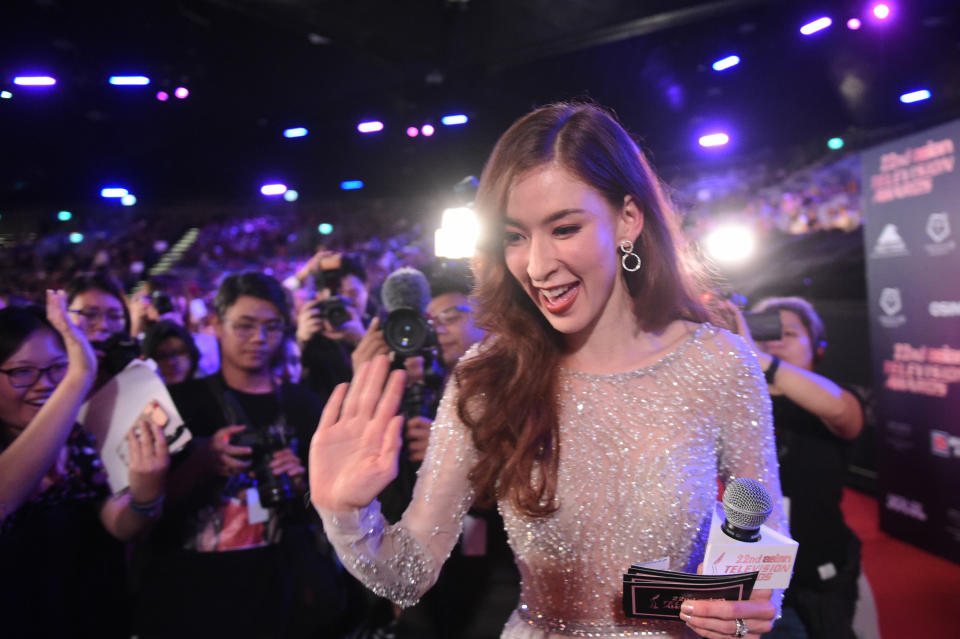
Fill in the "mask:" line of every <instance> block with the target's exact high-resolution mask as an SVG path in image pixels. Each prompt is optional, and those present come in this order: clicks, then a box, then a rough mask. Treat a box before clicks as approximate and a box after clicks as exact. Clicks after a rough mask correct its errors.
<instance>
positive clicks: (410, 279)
mask: <svg viewBox="0 0 960 639" xmlns="http://www.w3.org/2000/svg"><path fill="white" fill-rule="evenodd" d="M380 299H381V300H382V301H383V305H384V307H385V308H386V309H387V312H388V313H389V315H388V316H387V320H386V321H385V322H384V323H383V338H384V340H385V341H386V342H387V346H389V347H390V348H391V349H393V351H394V352H396V353H397V354H398V355H401V356H409V355H414V354H416V353H419V352H420V351H421V350H422V349H423V348H424V347H425V346H429V345H430V344H431V343H432V342H434V341H436V340H435V338H434V337H433V330H432V329H431V327H430V324H429V323H427V320H426V317H425V315H426V312H427V304H429V303H430V283H429V282H427V278H426V276H425V275H424V274H423V273H421V272H420V271H418V270H417V269H414V268H409V267H403V268H400V269H397V270H396V271H394V272H393V273H391V274H390V275H388V276H387V279H386V280H384V282H383V288H382V289H381V291H380Z"/></svg>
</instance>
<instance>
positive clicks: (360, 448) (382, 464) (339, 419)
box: [310, 355, 405, 511]
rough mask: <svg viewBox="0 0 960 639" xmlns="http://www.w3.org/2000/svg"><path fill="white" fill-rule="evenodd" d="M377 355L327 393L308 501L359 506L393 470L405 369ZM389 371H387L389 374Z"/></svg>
mask: <svg viewBox="0 0 960 639" xmlns="http://www.w3.org/2000/svg"><path fill="white" fill-rule="evenodd" d="M389 369H390V362H389V360H388V358H387V357H386V356H385V355H378V356H377V357H375V358H374V359H373V360H372V361H370V362H368V363H365V364H363V365H362V366H361V367H360V368H359V369H358V370H357V372H356V374H355V375H354V377H353V381H352V382H351V383H350V384H349V385H348V384H341V385H340V386H337V388H336V389H335V390H334V391H333V394H332V395H330V399H329V400H328V401H327V405H326V406H325V407H324V409H323V415H322V416H321V417H320V424H319V425H318V426H317V430H316V432H315V433H314V434H313V439H312V440H311V441H310V501H311V502H313V505H314V506H315V507H317V508H322V509H324V510H332V511H344V510H350V509H354V508H363V507H364V506H366V505H367V504H369V503H370V502H371V501H373V500H374V498H376V496H377V495H378V494H380V492H381V491H382V490H383V489H384V488H386V487H387V484H389V483H390V482H391V481H392V480H393V478H394V477H396V476H397V457H398V455H399V454H400V447H401V444H402V438H401V431H402V429H403V416H402V415H397V409H398V408H399V406H400V401H401V399H402V398H403V389H404V386H405V379H404V378H405V374H404V372H403V371H394V372H393V373H389ZM388 373H389V377H388Z"/></svg>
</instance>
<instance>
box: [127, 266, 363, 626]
mask: <svg viewBox="0 0 960 639" xmlns="http://www.w3.org/2000/svg"><path fill="white" fill-rule="evenodd" d="M214 305H215V309H216V315H217V319H216V332H217V337H218V340H219V342H220V349H221V352H222V361H223V366H222V369H221V372H220V373H219V374H217V375H213V376H210V377H207V378H204V379H199V380H190V381H187V382H185V383H183V384H180V385H179V386H174V387H172V388H171V389H170V391H171V396H172V397H173V399H174V401H175V402H176V404H177V407H178V409H179V410H180V412H181V414H182V416H183V418H184V420H185V422H186V424H187V425H188V427H189V428H190V430H191V432H192V433H193V435H194V437H195V438H196V439H195V441H194V442H192V446H191V447H189V448H188V451H186V452H185V453H184V455H182V457H183V459H181V460H176V461H177V463H176V467H175V471H174V473H173V474H172V476H171V488H170V493H171V495H170V497H171V503H170V507H169V516H168V517H166V518H165V520H164V521H163V522H161V526H159V527H158V528H157V530H156V531H155V532H156V534H155V535H154V537H153V539H152V540H151V544H150V546H149V547H148V548H144V549H143V554H142V556H141V570H140V573H141V580H140V581H141V583H140V587H139V592H138V595H139V597H138V599H139V602H138V607H137V617H138V626H139V627H138V629H137V630H138V634H139V635H140V636H141V637H168V636H174V635H175V636H181V637H182V636H231V637H263V636H271V637H300V636H311V635H313V634H315V633H316V632H317V631H318V629H320V628H323V629H324V630H331V629H336V628H339V627H340V626H341V624H342V623H343V622H344V615H345V612H346V609H347V603H348V601H347V591H346V590H345V585H344V582H343V581H342V576H341V574H340V573H339V570H338V569H337V566H336V564H335V562H334V561H333V559H332V558H331V557H330V556H329V555H328V554H324V553H322V552H320V545H321V540H322V536H321V533H320V532H319V531H318V530H317V527H316V525H315V524H316V523H317V521H316V519H315V517H313V514H312V513H310V512H308V511H307V509H306V508H305V506H304V501H303V495H304V491H305V486H306V483H305V476H304V473H305V465H306V462H305V458H304V455H305V454H306V446H307V444H306V442H308V441H309V438H310V435H311V433H312V432H313V430H314V428H315V426H316V423H317V420H318V419H319V416H320V413H321V410H322V407H323V402H322V400H321V398H319V397H317V396H316V395H314V394H313V393H310V392H309V391H307V390H305V389H303V388H301V387H300V386H297V385H294V384H281V385H278V384H276V382H275V380H274V376H273V375H274V368H273V367H274V364H275V362H276V361H277V357H278V354H279V349H280V348H281V346H282V343H283V336H284V332H285V330H286V329H287V325H288V321H289V320H288V317H289V315H288V309H287V302H286V298H285V295H284V291H283V289H282V288H281V286H280V284H279V283H278V282H277V281H276V280H274V279H272V278H270V277H268V276H266V275H263V274H260V273H244V274H241V275H231V276H229V277H227V278H226V279H225V280H224V281H223V283H222V284H221V285H220V289H219V290H218V292H217V296H216V299H215V302H214ZM298 453H299V454H300V456H298ZM331 634H332V631H331Z"/></svg>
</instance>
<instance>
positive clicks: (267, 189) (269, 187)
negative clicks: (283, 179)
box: [260, 184, 287, 195]
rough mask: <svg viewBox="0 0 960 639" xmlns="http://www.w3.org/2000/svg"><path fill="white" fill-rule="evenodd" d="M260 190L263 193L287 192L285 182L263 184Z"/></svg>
mask: <svg viewBox="0 0 960 639" xmlns="http://www.w3.org/2000/svg"><path fill="white" fill-rule="evenodd" d="M260 192H261V193H263V194H264V195H283V194H284V193H286V192H287V185H286V184H264V185H263V186H261V187H260Z"/></svg>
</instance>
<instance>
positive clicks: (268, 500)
mask: <svg viewBox="0 0 960 639" xmlns="http://www.w3.org/2000/svg"><path fill="white" fill-rule="evenodd" d="M230 445H231V446H249V447H250V448H251V449H252V450H253V452H252V453H251V454H250V457H249V458H248V459H249V460H250V466H251V469H252V470H253V473H254V477H255V478H256V481H257V492H258V493H259V494H260V504H261V505H263V506H264V507H267V508H270V507H276V506H280V505H282V504H284V503H286V502H288V501H290V500H291V499H293V498H294V494H293V487H292V485H291V482H290V477H288V476H287V474H286V473H283V474H280V475H274V474H273V469H271V468H270V462H271V460H272V459H273V454H274V453H275V452H277V451H278V450H283V449H284V448H287V447H288V446H287V432H286V428H285V427H284V426H283V425H282V424H273V425H271V426H268V427H266V428H261V429H257V428H254V427H253V426H247V429H246V430H243V431H240V432H239V433H234V434H233V435H232V436H231V437H230Z"/></svg>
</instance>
